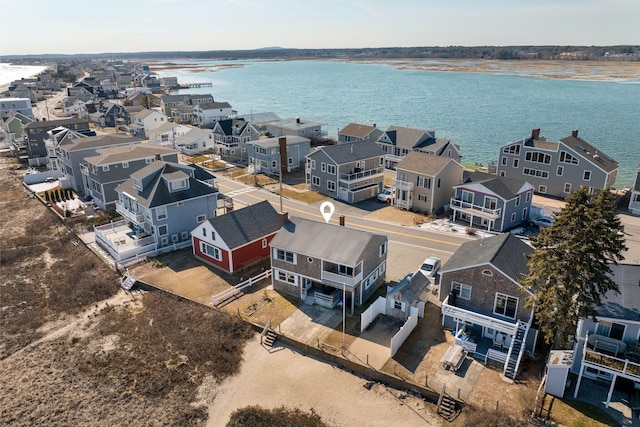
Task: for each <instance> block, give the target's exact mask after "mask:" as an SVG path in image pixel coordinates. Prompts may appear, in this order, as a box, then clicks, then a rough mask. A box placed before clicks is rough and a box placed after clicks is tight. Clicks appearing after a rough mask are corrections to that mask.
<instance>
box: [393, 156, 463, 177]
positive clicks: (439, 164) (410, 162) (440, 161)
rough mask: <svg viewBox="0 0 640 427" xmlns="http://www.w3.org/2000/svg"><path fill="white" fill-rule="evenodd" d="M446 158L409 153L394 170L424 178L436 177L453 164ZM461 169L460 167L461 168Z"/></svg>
mask: <svg viewBox="0 0 640 427" xmlns="http://www.w3.org/2000/svg"><path fill="white" fill-rule="evenodd" d="M453 161H454V160H451V159H450V158H448V157H442V156H436V155H435V154H427V153H421V152H419V151H410V152H409V154H407V155H406V156H405V157H404V159H402V160H401V161H400V163H398V164H397V165H396V170H397V169H400V170H406V171H411V172H416V173H419V174H422V175H426V176H436V175H437V174H438V173H440V171H441V170H442V169H444V167H445V166H446V165H447V164H448V163H449V162H453ZM461 169H462V166H461Z"/></svg>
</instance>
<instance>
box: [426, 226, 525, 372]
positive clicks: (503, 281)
mask: <svg viewBox="0 0 640 427" xmlns="http://www.w3.org/2000/svg"><path fill="white" fill-rule="evenodd" d="M531 253H533V248H532V247H531V246H529V245H527V244H526V243H524V242H523V241H522V240H520V239H519V238H517V237H515V236H513V235H512V234H511V233H503V234H500V235H498V236H494V237H489V238H485V239H479V240H473V241H470V242H467V243H464V244H463V245H462V246H460V247H459V248H458V250H457V251H456V252H455V253H454V254H453V256H451V258H450V259H449V260H448V261H447V262H446V263H445V264H444V265H443V266H442V269H441V270H440V273H439V274H440V288H439V293H438V299H439V300H440V301H442V308H441V310H442V325H443V326H445V327H450V328H454V330H455V331H456V339H455V341H456V344H460V345H462V346H463V347H465V348H466V349H467V351H469V353H472V354H474V355H475V356H476V357H479V358H483V359H485V360H486V359H492V360H494V361H496V362H498V363H501V364H504V367H503V374H504V375H505V376H506V377H507V378H511V379H514V378H515V376H516V374H517V372H518V368H519V366H520V362H521V360H522V357H523V356H524V352H525V350H527V351H530V352H533V350H534V348H535V342H536V340H537V330H535V329H533V328H532V327H531V323H532V321H533V314H534V313H533V309H527V308H526V307H525V299H526V298H527V296H529V295H533V293H532V291H531V290H530V289H525V288H523V287H522V285H520V280H521V279H522V278H523V277H525V276H527V275H528V274H529V270H528V268H527V262H528V258H527V254H531Z"/></svg>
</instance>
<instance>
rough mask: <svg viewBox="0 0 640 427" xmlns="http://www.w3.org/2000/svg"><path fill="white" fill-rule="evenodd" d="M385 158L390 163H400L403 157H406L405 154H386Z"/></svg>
mask: <svg viewBox="0 0 640 427" xmlns="http://www.w3.org/2000/svg"><path fill="white" fill-rule="evenodd" d="M384 159H385V160H386V161H387V162H388V163H400V162H401V161H402V159H404V157H403V156H396V155H395V154H385V155H384Z"/></svg>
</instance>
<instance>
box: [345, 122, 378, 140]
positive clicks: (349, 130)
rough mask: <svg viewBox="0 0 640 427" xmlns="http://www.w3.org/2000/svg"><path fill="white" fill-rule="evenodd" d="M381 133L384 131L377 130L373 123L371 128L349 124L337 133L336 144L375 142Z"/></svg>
mask: <svg viewBox="0 0 640 427" xmlns="http://www.w3.org/2000/svg"><path fill="white" fill-rule="evenodd" d="M383 133H384V131H383V130H382V129H378V127H376V125H375V123H374V124H373V125H372V126H369V125H361V124H358V123H349V124H348V125H347V126H345V127H343V128H342V129H340V130H339V131H338V142H339V143H345V142H357V141H364V140H369V141H377V140H378V138H380V137H381V136H382V134H383Z"/></svg>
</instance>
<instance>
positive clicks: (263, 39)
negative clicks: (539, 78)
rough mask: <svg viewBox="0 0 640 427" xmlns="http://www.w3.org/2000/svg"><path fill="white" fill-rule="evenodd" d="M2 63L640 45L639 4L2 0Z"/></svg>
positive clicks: (597, 0)
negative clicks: (180, 54) (69, 57)
mask: <svg viewBox="0 0 640 427" xmlns="http://www.w3.org/2000/svg"><path fill="white" fill-rule="evenodd" d="M0 17H2V19H1V20H0V22H2V24H1V28H2V33H3V36H4V37H3V38H2V39H1V40H0V56H2V55H26V54H36V55H37V54H56V53H57V54H78V53H89V54H90V53H110V52H147V51H207V50H236V49H259V48H263V47H274V46H278V47H284V48H363V47H410V46H507V45H584V46H592V45H596V46H609V45H621V44H622V45H624V44H626V45H631V44H633V45H638V44H640V25H638V22H639V21H640V1H638V0H392V1H389V0H322V1H318V0H110V1H106V2H94V1H86V0H82V1H80V0H20V1H18V0H0Z"/></svg>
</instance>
